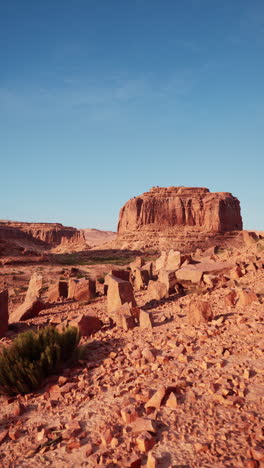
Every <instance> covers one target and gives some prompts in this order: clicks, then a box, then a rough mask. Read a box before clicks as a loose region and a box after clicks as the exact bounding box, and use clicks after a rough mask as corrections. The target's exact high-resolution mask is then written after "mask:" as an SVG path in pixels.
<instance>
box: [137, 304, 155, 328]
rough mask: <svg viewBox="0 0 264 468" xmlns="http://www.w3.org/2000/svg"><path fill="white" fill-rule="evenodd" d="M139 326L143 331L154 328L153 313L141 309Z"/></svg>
mask: <svg viewBox="0 0 264 468" xmlns="http://www.w3.org/2000/svg"><path fill="white" fill-rule="evenodd" d="M139 326H140V328H142V329H145V328H153V317H152V314H151V312H147V311H146V310H143V309H140V312H139Z"/></svg>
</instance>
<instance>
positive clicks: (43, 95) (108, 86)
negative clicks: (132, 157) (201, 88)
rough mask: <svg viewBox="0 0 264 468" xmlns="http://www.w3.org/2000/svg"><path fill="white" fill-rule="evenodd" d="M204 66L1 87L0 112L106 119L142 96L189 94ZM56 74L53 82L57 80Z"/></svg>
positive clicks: (162, 96)
mask: <svg viewBox="0 0 264 468" xmlns="http://www.w3.org/2000/svg"><path fill="white" fill-rule="evenodd" d="M203 67H204V66H200V67H198V68H197V69H189V70H188V69H185V70H183V69H182V70H181V69H179V70H175V71H174V72H173V73H170V75H169V76H163V77H162V78H161V77H160V76H158V77H157V76H155V75H154V74H151V73H149V74H146V73H145V74H144V73H142V74H138V76H134V77H128V76H127V75H126V74H125V73H115V74H113V75H112V76H108V77H107V78H106V79H101V80H100V81H99V80H98V82H95V81H93V82H92V81H91V80H90V81H89V80H88V79H87V81H85V80H84V79H82V80H81V79H79V78H78V77H74V76H72V77H71V78H69V77H67V76H66V77H62V79H61V86H59V85H58V84H57V85H56V86H55V85H54V86H50V85H49V87H45V86H44V85H42V86H39V87H37V86H31V87H30V88H27V89H22V88H19V87H18V86H9V87H2V88H0V115H1V114H2V115H4V114H8V115H11V116H12V115H14V116H17V117H18V118H21V117H26V118H34V117H35V116H37V117H40V118H41V117H46V116H48V115H49V114H50V113H51V112H52V114H53V115H60V114H63V115H65V113H67V112H68V113H70V112H78V111H82V112H86V115H87V117H88V118H91V119H95V120H98V118H102V119H108V118H111V117H112V116H113V115H114V114H115V113H120V112H122V109H126V108H127V106H129V105H130V104H131V103H132V102H137V101H138V102H142V100H143V99H152V100H155V99H164V98H166V97H167V98H170V97H175V98H179V97H187V96H189V95H191V93H192V92H193V90H194V87H195V84H196V82H197V81H199V79H200V77H201V74H202V72H203ZM58 82H59V80H58V77H57V80H56V83H58Z"/></svg>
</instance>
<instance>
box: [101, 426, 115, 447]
mask: <svg viewBox="0 0 264 468" xmlns="http://www.w3.org/2000/svg"><path fill="white" fill-rule="evenodd" d="M100 436H101V440H102V444H103V445H105V446H107V445H109V444H110V443H111V441H112V439H113V434H112V431H111V430H110V429H106V430H105V431H104V432H102V433H101V434H100Z"/></svg>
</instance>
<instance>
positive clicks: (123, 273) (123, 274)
mask: <svg viewBox="0 0 264 468" xmlns="http://www.w3.org/2000/svg"><path fill="white" fill-rule="evenodd" d="M110 275H112V276H115V277H116V278H120V279H122V280H124V281H129V280H130V271H128V270H121V268H120V269H118V270H111V271H110Z"/></svg>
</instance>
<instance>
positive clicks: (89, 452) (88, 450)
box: [85, 442, 93, 457]
mask: <svg viewBox="0 0 264 468" xmlns="http://www.w3.org/2000/svg"><path fill="white" fill-rule="evenodd" d="M92 453H93V446H92V444H91V443H90V442H89V443H88V444H87V445H86V451H85V455H86V457H89V456H90V455H92Z"/></svg>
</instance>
